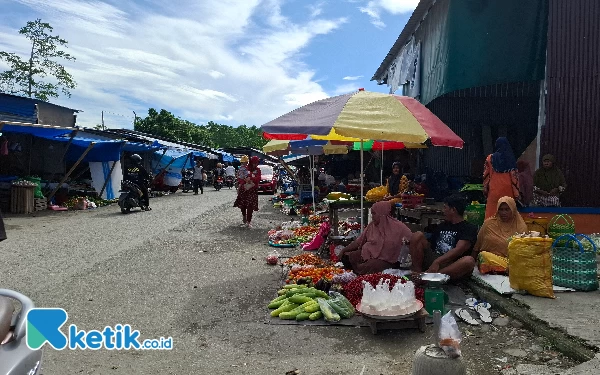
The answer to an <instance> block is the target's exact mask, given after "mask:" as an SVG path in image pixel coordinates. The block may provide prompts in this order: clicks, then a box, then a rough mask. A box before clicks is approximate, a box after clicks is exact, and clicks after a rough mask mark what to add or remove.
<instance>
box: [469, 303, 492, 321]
mask: <svg viewBox="0 0 600 375" xmlns="http://www.w3.org/2000/svg"><path fill="white" fill-rule="evenodd" d="M473 310H475V312H476V313H477V314H479V319H481V321H482V322H484V323H491V322H492V316H491V314H490V310H488V309H486V308H485V307H484V306H483V304H479V305H475V307H474V308H473Z"/></svg>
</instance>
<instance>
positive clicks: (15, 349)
mask: <svg viewBox="0 0 600 375" xmlns="http://www.w3.org/2000/svg"><path fill="white" fill-rule="evenodd" d="M7 297H8V298H7ZM13 300H16V301H17V302H19V303H20V304H21V310H20V311H19V313H18V314H16V315H15V308H14V306H13ZM34 307H35V306H34V304H33V301H31V299H29V298H28V297H26V296H24V295H23V294H21V293H17V292H15V291H12V290H8V289H0V374H1V375H21V374H27V375H37V374H39V373H40V372H41V369H42V357H43V349H41V348H40V349H37V350H33V349H29V347H28V346H27V339H26V336H25V330H26V328H27V313H28V312H29V310H31V309H33V308H34Z"/></svg>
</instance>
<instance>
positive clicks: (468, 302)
mask: <svg viewBox="0 0 600 375" xmlns="http://www.w3.org/2000/svg"><path fill="white" fill-rule="evenodd" d="M465 305H467V306H469V308H471V310H473V309H474V308H475V306H476V305H482V306H483V307H484V308H486V309H488V310H489V309H491V308H492V305H490V304H489V303H488V302H486V301H478V300H477V298H467V300H466V301H465Z"/></svg>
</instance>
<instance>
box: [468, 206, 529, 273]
mask: <svg viewBox="0 0 600 375" xmlns="http://www.w3.org/2000/svg"><path fill="white" fill-rule="evenodd" d="M523 232H527V224H525V221H524V220H523V218H522V217H521V215H520V214H519V212H518V211H517V204H516V203H515V200H514V199H513V198H511V197H502V198H500V199H499V200H498V209H497V211H496V215H494V216H492V217H490V218H489V219H487V220H486V221H485V222H484V223H483V226H482V227H481V229H480V230H479V235H478V236H477V242H476V243H475V249H474V252H473V255H474V258H475V259H477V264H478V265H479V272H481V273H506V271H507V270H508V239H509V238H510V237H511V236H513V235H514V234H516V233H523Z"/></svg>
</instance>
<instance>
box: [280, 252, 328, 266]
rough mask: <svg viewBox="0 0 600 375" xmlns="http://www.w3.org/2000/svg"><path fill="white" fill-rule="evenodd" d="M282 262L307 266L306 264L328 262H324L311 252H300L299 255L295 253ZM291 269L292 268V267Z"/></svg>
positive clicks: (325, 263)
mask: <svg viewBox="0 0 600 375" xmlns="http://www.w3.org/2000/svg"><path fill="white" fill-rule="evenodd" d="M284 264H286V265H295V264H296V265H299V266H307V265H312V266H327V265H328V263H327V262H325V261H324V260H323V259H321V258H319V257H318V256H316V255H315V254H312V253H305V254H300V255H296V256H293V257H291V258H289V259H288V260H286V261H285V262H284ZM292 270H294V269H293V268H292Z"/></svg>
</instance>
